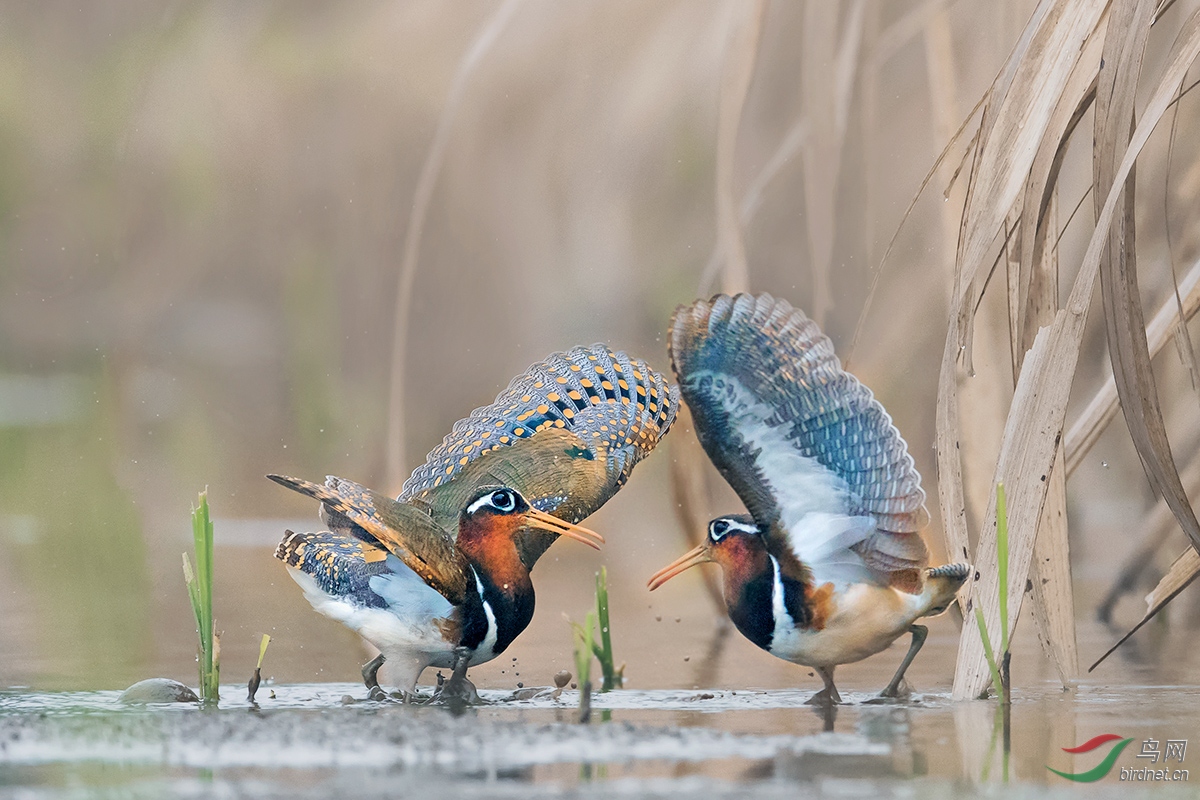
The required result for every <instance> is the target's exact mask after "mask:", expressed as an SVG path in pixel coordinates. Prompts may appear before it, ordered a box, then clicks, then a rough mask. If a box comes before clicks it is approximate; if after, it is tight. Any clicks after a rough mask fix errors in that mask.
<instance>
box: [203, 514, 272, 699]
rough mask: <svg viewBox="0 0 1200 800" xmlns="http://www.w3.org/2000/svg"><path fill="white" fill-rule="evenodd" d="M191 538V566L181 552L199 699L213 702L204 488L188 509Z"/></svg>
mask: <svg viewBox="0 0 1200 800" xmlns="http://www.w3.org/2000/svg"><path fill="white" fill-rule="evenodd" d="M192 540H193V543H194V545H195V548H196V554H195V558H196V565H195V568H194V569H193V567H192V562H191V560H189V559H188V555H187V553H184V554H183V577H184V580H185V581H186V582H187V589H188V598H189V599H190V600H191V602H192V612H193V613H194V614H195V616H196V631H197V633H198V634H199V636H200V659H199V662H200V701H201V702H202V703H204V704H210V703H211V704H214V705H215V704H216V702H217V701H218V700H219V699H220V698H219V694H218V691H219V686H220V675H221V660H220V649H219V648H220V646H221V645H220V640H219V638H218V637H217V635H216V632H215V631H214V630H213V526H212V520H211V519H210V518H209V515H208V491H207V490H205V491H203V492H201V493H200V503H199V505H198V506H197V507H196V508H193V509H192ZM265 650H266V645H265V643H264V645H263V651H265ZM260 660H261V659H260Z"/></svg>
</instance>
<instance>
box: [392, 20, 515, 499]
mask: <svg viewBox="0 0 1200 800" xmlns="http://www.w3.org/2000/svg"><path fill="white" fill-rule="evenodd" d="M521 3H522V0H505V1H504V3H503V4H501V5H500V6H499V7H498V8H497V9H496V10H495V11H494V12H493V13H492V15H491V16H490V17H488V18H487V20H485V21H484V23H483V26H482V27H481V28H480V29H479V33H478V34H477V35H476V36H475V39H474V41H472V42H471V46H470V47H469V48H467V51H466V53H464V54H463V58H462V61H460V62H459V65H458V71H457V72H456V73H455V74H454V81H453V82H452V83H451V84H450V92H449V94H447V95H446V105H445V106H444V107H443V108H442V114H441V116H440V117H439V118H438V124H437V129H436V130H435V131H434V133H433V139H432V140H431V141H430V144H429V152H428V153H427V154H426V155H425V162H424V163H423V164H422V165H421V175H420V177H419V178H418V179H417V188H416V190H415V191H414V193H413V203H412V208H411V209H410V211H409V215H408V227H407V228H406V229H405V232H404V256H403V258H402V260H401V262H400V279H399V283H398V284H397V289H396V315H395V320H394V328H393V334H392V364H391V380H390V382H389V387H388V418H387V462H386V464H387V467H386V469H387V472H386V477H385V481H386V486H387V487H388V490H389V491H391V492H393V494H394V493H396V492H398V491H399V490H400V485H401V484H402V483H404V479H405V478H406V477H408V476H407V474H406V473H405V471H404V470H405V465H406V464H407V463H408V457H407V453H406V452H405V446H406V441H405V439H406V424H405V419H404V416H405V414H404V392H405V389H406V388H407V382H406V377H407V375H406V364H407V362H408V321H409V313H410V310H411V308H412V294H413V283H414V282H415V281H416V277H417V261H418V259H419V257H420V254H421V235H422V233H423V232H424V230H425V217H426V216H427V215H428V213H429V204H430V201H431V200H432V199H433V190H434V187H435V186H437V179H438V174H439V173H440V172H441V169H442V161H443V159H444V157H445V153H446V145H447V143H448V142H449V141H450V129H451V128H452V126H453V124H454V118H455V116H457V114H458V109H459V107H460V106H461V105H462V100H463V96H464V95H465V94H466V89H467V84H468V83H469V82H470V79H471V76H472V75H473V74H474V72H475V69H476V68H477V67H478V66H479V64H480V62H482V61H483V57H484V56H485V55H487V53H488V51H489V50H491V48H492V46H493V45H494V44H495V43H496V41H497V40H498V39H499V38H500V34H501V33H502V32H503V31H504V28H505V26H507V25H508V23H509V22H510V21H511V20H512V18H513V17H514V16H515V15H516V12H517V9H518V8H519V7H520V5H521Z"/></svg>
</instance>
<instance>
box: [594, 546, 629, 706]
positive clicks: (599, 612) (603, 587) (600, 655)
mask: <svg viewBox="0 0 1200 800" xmlns="http://www.w3.org/2000/svg"><path fill="white" fill-rule="evenodd" d="M596 621H597V623H598V624H599V627H600V641H599V642H597V641H595V640H594V639H593V640H592V651H593V652H594V653H595V654H596V660H597V661H599V662H600V672H601V674H602V675H603V676H604V680H603V683H602V684H601V685H600V691H601V692H611V691H612V690H613V689H620V688H621V686H623V685H624V683H625V676H624V674H623V673H624V671H625V668H624V666H622V667H621V669H615V668H614V667H613V649H612V635H611V633H610V631H609V621H608V569H607V568H605V567H600V571H599V572H597V573H596Z"/></svg>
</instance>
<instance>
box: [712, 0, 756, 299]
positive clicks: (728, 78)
mask: <svg viewBox="0 0 1200 800" xmlns="http://www.w3.org/2000/svg"><path fill="white" fill-rule="evenodd" d="M766 9H767V3H766V0H759V2H757V3H754V4H753V5H747V6H746V11H745V14H744V15H743V18H742V20H741V21H740V22H739V24H738V27H737V28H735V29H734V30H733V31H732V32H731V34H730V38H729V48H728V50H727V52H726V54H725V65H724V69H723V71H722V74H721V98H720V108H719V111H718V118H717V165H716V169H717V237H718V248H719V249H720V251H721V254H722V259H723V263H724V267H725V269H724V272H723V275H724V278H723V281H722V285H723V288H724V289H725V291H726V292H728V293H729V294H733V293H735V292H737V291H740V290H742V289H743V288H744V287H746V286H747V285H748V284H749V281H750V278H749V269H748V267H747V265H746V245H745V242H744V241H743V240H742V226H741V215H740V214H739V210H738V203H737V198H736V197H735V192H734V186H733V184H734V175H733V173H734V164H735V156H736V155H737V135H738V128H739V127H740V126H741V122H742V108H743V107H744V106H745V104H746V95H747V94H748V93H749V92H750V81H751V79H752V78H753V77H754V64H755V62H756V61H757V60H758V40H759V35H760V34H761V32H762V21H763V16H764V15H765V14H766Z"/></svg>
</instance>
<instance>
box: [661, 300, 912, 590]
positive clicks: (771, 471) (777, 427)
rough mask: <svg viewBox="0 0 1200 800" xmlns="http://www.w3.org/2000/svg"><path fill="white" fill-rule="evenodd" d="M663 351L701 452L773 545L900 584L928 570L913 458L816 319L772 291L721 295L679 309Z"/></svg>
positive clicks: (819, 562)
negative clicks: (769, 533) (867, 570)
mask: <svg viewBox="0 0 1200 800" xmlns="http://www.w3.org/2000/svg"><path fill="white" fill-rule="evenodd" d="M670 348H671V361H672V365H673V367H674V369H675V374H676V375H677V377H678V379H679V383H680V387H681V389H682V392H683V398H684V400H686V401H687V404H688V407H689V408H690V409H691V411H692V415H693V417H694V418H695V425H696V432H697V435H698V436H699V438H700V441H701V443H703V445H704V449H705V450H706V451H707V453H708V455H709V458H710V459H712V462H713V464H714V465H716V467H717V469H718V470H719V471H720V472H721V474H722V475H723V476H724V477H725V479H726V480H727V481H729V483H730V485H731V486H732V487H733V488H734V490H735V491H736V492H737V493H738V496H739V497H741V498H742V501H743V502H744V503H745V504H746V508H747V510H748V511H749V512H750V513H751V514H752V515H753V516H754V518H755V521H757V522H758V523H759V524H760V525H762V526H763V527H764V528H766V529H768V530H771V531H774V533H773V534H772V536H773V537H778V538H783V539H785V540H786V542H787V544H788V546H789V547H790V549H791V550H792V551H793V552H794V553H795V554H796V556H797V557H799V558H800V559H801V560H802V561H804V562H805V563H807V564H809V565H810V566H812V567H814V568H818V567H821V566H827V567H834V566H837V565H842V566H848V565H851V564H854V563H857V564H858V566H859V568H860V569H861V566H862V564H863V563H865V565H866V566H867V567H870V568H871V569H872V570H874V571H876V572H878V573H882V574H884V575H886V576H889V577H891V578H892V580H894V581H898V582H899V583H900V584H901V585H903V584H904V583H905V582H906V581H907V578H908V577H912V573H913V572H914V571H918V570H920V569H921V568H922V567H924V566H925V564H926V562H927V560H928V552H927V550H926V547H925V543H924V541H923V540H922V539H921V537H920V534H919V533H918V531H919V530H920V529H921V528H922V527H924V526H925V524H926V523H927V522H928V519H929V515H928V512H927V511H926V509H925V493H924V491H922V489H921V480H920V476H919V475H918V474H917V471H916V469H915V468H914V466H913V461H912V457H911V456H910V455H909V454H908V449H907V447H906V445H905V443H904V440H903V439H902V438H901V437H900V433H899V431H897V430H896V427H895V426H894V425H893V424H892V420H891V418H890V417H889V416H888V414H887V412H886V411H884V409H883V406H882V405H880V404H879V402H878V401H877V400H876V399H875V398H874V396H873V395H872V394H871V391H870V390H869V389H867V387H865V386H863V385H862V384H861V383H859V382H858V380H857V379H856V378H855V377H854V376H853V375H850V374H849V373H847V372H846V371H844V370H843V369H842V367H841V363H840V362H839V361H838V359H837V356H836V355H835V354H834V352H833V344H832V342H830V341H829V339H828V338H827V337H826V336H825V335H824V334H823V333H821V331H820V329H819V328H818V327H817V325H816V323H814V322H813V321H812V320H810V319H809V318H808V317H806V316H805V315H804V314H803V313H802V312H801V311H799V310H797V309H794V308H792V307H791V305H789V304H788V303H787V302H786V301H783V300H776V299H774V298H773V297H771V296H770V295H767V294H763V295H759V296H757V297H753V296H750V295H738V296H737V297H729V296H726V295H718V296H717V297H714V298H713V299H712V300H710V301H703V300H701V301H697V302H695V303H693V304H692V305H690V306H681V307H680V308H679V309H677V310H676V312H675V317H674V319H673V320H672V323H671V341H670ZM860 559H861V561H860ZM918 574H919V573H918ZM893 575H894V576H895V577H892V576H893Z"/></svg>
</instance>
